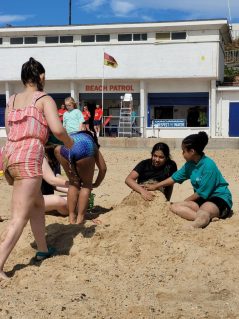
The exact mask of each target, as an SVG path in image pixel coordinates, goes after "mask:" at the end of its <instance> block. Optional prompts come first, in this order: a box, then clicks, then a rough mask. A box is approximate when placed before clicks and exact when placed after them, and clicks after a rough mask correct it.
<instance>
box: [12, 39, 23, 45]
mask: <svg viewBox="0 0 239 319" xmlns="http://www.w3.org/2000/svg"><path fill="white" fill-rule="evenodd" d="M10 44H23V38H10Z"/></svg>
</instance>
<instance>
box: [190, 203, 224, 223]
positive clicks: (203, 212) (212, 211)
mask: <svg viewBox="0 0 239 319" xmlns="http://www.w3.org/2000/svg"><path fill="white" fill-rule="evenodd" d="M214 217H219V209H218V207H217V205H215V204H214V203H212V202H205V203H204V204H202V205H201V206H200V208H199V210H198V211H197V215H196V219H195V220H194V221H193V222H192V223H191V225H190V226H191V227H192V228H204V227H206V226H207V225H208V224H209V223H210V221H211V219H212V218H214Z"/></svg>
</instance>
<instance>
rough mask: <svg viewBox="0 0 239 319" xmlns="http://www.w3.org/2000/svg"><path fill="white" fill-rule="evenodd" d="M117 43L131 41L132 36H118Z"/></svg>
mask: <svg viewBox="0 0 239 319" xmlns="http://www.w3.org/2000/svg"><path fill="white" fill-rule="evenodd" d="M118 41H132V34H118Z"/></svg>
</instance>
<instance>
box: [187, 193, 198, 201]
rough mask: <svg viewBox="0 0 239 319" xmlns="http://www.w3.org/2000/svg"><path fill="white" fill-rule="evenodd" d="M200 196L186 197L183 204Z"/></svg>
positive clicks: (195, 194)
mask: <svg viewBox="0 0 239 319" xmlns="http://www.w3.org/2000/svg"><path fill="white" fill-rule="evenodd" d="M199 197H200V196H199V195H198V194H197V193H194V194H192V195H191V196H189V197H187V198H185V199H184V201H185V202H188V201H195V200H197V199H198V198H199Z"/></svg>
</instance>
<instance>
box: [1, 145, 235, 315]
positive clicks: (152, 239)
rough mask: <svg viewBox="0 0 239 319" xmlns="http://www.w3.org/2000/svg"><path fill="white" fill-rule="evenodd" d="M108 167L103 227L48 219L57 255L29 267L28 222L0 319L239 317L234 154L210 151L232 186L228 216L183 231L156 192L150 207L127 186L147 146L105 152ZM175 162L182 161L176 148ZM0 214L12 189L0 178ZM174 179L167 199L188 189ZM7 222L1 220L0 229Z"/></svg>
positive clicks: (10, 265)
mask: <svg viewBox="0 0 239 319" xmlns="http://www.w3.org/2000/svg"><path fill="white" fill-rule="evenodd" d="M102 151H103V153H104V156H105V158H106V161H107V165H108V172H107V177H106V179H105V181H104V183H103V185H102V186H101V187H100V188H99V189H96V190H95V193H96V198H95V205H96V207H95V212H98V213H101V215H100V217H99V219H100V220H101V221H102V224H101V225H95V224H94V223H93V222H92V221H90V220H89V221H87V222H86V224H85V225H84V226H74V225H73V226H72V225H68V221H67V219H66V218H61V217H56V216H47V217H46V221H47V238H48V242H49V244H50V245H53V246H55V247H56V248H57V250H58V255H57V256H55V257H54V258H51V259H49V260H46V261H44V262H43V263H42V264H34V263H33V262H32V259H31V258H32V257H33V256H34V254H35V249H34V242H33V238H32V235H31V232H30V228H29V226H27V227H26V229H25V230H24V233H23V236H22V237H21V239H20V241H19V243H18V245H17V246H16V248H15V250H14V252H13V253H12V254H11V256H10V258H9V260H8V262H7V264H6V266H5V270H6V271H7V272H8V274H9V275H11V276H12V278H11V279H10V281H8V282H1V283H0V288H1V290H0V293H1V295H0V298H1V304H0V318H14V319H15V318H17V319H18V318H19V319H20V318H21V319H23V318H24V319H25V318H26V319H28V318H29V319H35V318H55V319H56V318H57V319H58V318H83V317H84V318H97V319H98V318H114V319H115V318H130V319H131V318H145V319H148V318H165V319H168V318H190V319H191V318H197V319H198V318H215V319H216V318H223V319H224V318H230V319H232V318H239V315H238V314H239V297H238V296H239V284H238V281H239V280H238V271H239V258H238V251H239V217H238V202H239V200H238V179H239V166H238V155H239V151H237V150H225V151H222V150H220V151H209V152H208V153H207V154H208V155H210V156H211V157H212V158H214V159H215V160H216V162H217V163H218V166H219V168H220V169H221V170H222V172H223V174H224V175H225V177H226V178H227V180H228V181H229V183H230V186H231V187H230V188H231V190H232V193H233V197H234V215H233V217H232V218H229V219H227V220H225V221H219V222H214V223H211V224H210V225H209V226H208V227H207V228H206V229H204V230H198V231H190V232H187V231H185V230H183V225H184V224H185V223H186V222H185V221H184V220H182V219H180V218H179V217H177V216H174V215H173V214H172V213H170V212H169V209H168V203H167V202H165V199H164V196H163V195H162V194H161V193H157V194H156V197H155V199H154V201H153V202H150V203H148V202H147V203H146V202H145V201H143V200H142V199H141V197H140V196H139V195H138V194H136V193H131V194H130V191H129V189H128V188H127V187H126V186H125V185H124V179H125V177H126V175H127V174H128V173H129V171H130V170H131V169H132V168H133V167H134V165H135V164H136V163H137V162H138V161H140V160H141V159H144V158H146V157H147V156H149V153H150V150H125V149H124V150H119V149H118V150H114V149H111V150H109V149H103V150H102ZM172 153H173V154H172V155H173V159H174V160H176V162H177V163H178V164H179V166H180V165H181V164H182V163H183V159H182V157H181V152H180V151H174V152H172ZM0 189H1V192H0V201H1V215H2V216H6V217H7V216H8V215H9V211H10V194H11V193H10V192H11V188H10V187H9V186H7V185H6V183H5V182H4V181H3V180H1V181H0ZM191 191H192V190H191V186H190V184H189V183H184V184H183V185H181V186H179V185H176V187H175V189H174V194H173V200H179V199H182V198H184V197H186V196H188V195H189V194H190V193H191ZM6 223H7V221H5V222H3V223H0V229H2V228H3V227H5V225H6Z"/></svg>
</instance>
